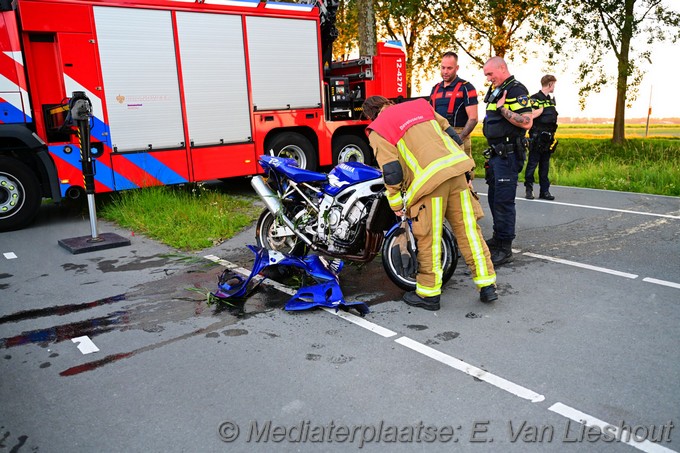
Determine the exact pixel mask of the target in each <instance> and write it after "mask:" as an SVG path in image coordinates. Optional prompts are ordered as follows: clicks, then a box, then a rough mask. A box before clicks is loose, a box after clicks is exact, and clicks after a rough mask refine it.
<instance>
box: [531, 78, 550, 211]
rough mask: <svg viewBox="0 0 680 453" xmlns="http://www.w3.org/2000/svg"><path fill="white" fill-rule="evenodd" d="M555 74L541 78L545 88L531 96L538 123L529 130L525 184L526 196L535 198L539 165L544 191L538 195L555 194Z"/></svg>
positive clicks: (539, 178)
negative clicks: (552, 179)
mask: <svg viewBox="0 0 680 453" xmlns="http://www.w3.org/2000/svg"><path fill="white" fill-rule="evenodd" d="M556 81H557V79H556V78H555V76H554V75H551V74H547V75H544V76H543V77H541V90H540V91H539V92H538V93H536V94H534V95H532V96H531V106H532V107H533V109H534V110H533V112H532V116H533V117H534V125H533V126H532V127H531V130H530V131H529V138H530V140H529V158H528V159H527V168H526V170H525V171H524V186H525V187H526V195H525V196H526V198H527V199H528V200H533V199H534V171H535V170H536V166H538V183H539V186H540V192H539V195H538V198H542V199H544V200H554V199H555V197H554V196H553V195H552V194H551V193H550V179H548V171H549V170H550V157H551V156H552V153H554V152H555V148H556V146H557V141H556V140H555V131H556V130H557V109H556V108H555V106H556V105H557V104H556V102H555V98H554V97H551V96H550V94H551V93H553V92H554V91H555V82H556Z"/></svg>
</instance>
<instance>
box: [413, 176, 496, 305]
mask: <svg viewBox="0 0 680 453" xmlns="http://www.w3.org/2000/svg"><path fill="white" fill-rule="evenodd" d="M409 216H410V217H411V219H412V220H413V221H412V228H413V235H414V236H415V238H416V241H417V242H418V275H417V276H416V293H417V294H418V295H419V296H421V297H431V296H437V295H439V294H441V288H442V234H443V228H444V219H446V220H448V221H449V223H450V224H451V227H452V228H453V234H454V235H455V236H456V240H457V242H458V247H459V248H460V252H461V255H463V258H464V259H465V263H466V264H467V266H468V267H469V268H470V272H471V275H472V281H473V282H474V283H475V285H476V286H477V288H478V289H479V288H482V287H484V286H488V285H493V284H494V283H496V272H495V271H494V268H493V264H492V263H491V254H490V253H489V248H488V247H487V245H486V242H485V241H484V238H483V236H482V230H481V228H480V227H479V225H478V224H477V214H476V213H475V208H474V204H473V196H472V193H471V192H470V190H469V188H468V185H467V180H466V179H465V175H460V176H456V177H455V178H451V179H448V180H446V181H444V182H443V183H442V184H441V185H440V186H439V187H437V188H436V189H435V190H434V191H432V192H431V193H430V194H428V195H426V196H424V197H423V198H421V199H420V200H418V201H416V202H415V203H413V204H412V205H411V207H410V208H409Z"/></svg>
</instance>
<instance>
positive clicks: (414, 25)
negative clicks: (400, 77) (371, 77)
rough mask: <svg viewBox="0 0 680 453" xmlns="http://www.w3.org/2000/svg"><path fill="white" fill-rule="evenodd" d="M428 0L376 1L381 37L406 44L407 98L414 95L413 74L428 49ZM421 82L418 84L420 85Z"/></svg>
mask: <svg viewBox="0 0 680 453" xmlns="http://www.w3.org/2000/svg"><path fill="white" fill-rule="evenodd" d="M430 3H431V2H430V1H427V0H401V1H392V0H383V1H380V0H379V1H377V2H376V8H375V10H376V16H377V21H376V22H377V25H378V28H379V34H380V35H381V36H386V37H388V38H390V39H393V40H398V41H401V42H402V43H403V44H404V52H405V53H406V81H407V83H406V95H407V96H411V92H412V88H413V87H412V82H413V77H412V74H413V71H414V67H417V64H414V63H416V62H417V61H419V59H420V58H421V52H422V49H423V48H426V47H427V42H428V40H429V36H428V35H429V33H427V28H428V24H429V22H430V19H429V16H430V15H429V11H428V6H429V5H430ZM418 82H419V80H418V81H416V84H417V85H418Z"/></svg>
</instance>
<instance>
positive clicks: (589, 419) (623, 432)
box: [548, 403, 675, 453]
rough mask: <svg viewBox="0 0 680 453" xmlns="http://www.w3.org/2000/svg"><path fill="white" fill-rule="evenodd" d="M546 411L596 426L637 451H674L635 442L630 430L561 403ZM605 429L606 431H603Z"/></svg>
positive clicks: (649, 443)
mask: <svg viewBox="0 0 680 453" xmlns="http://www.w3.org/2000/svg"><path fill="white" fill-rule="evenodd" d="M548 410H550V411H553V412H555V413H556V414H560V415H562V416H564V417H567V418H568V419H570V420H573V421H575V422H578V423H582V424H584V425H586V426H597V427H598V428H600V430H603V431H602V432H603V433H606V434H611V435H613V436H614V438H615V439H617V440H619V441H620V442H622V443H624V444H628V445H630V446H631V447H635V448H637V449H638V450H642V451H645V452H648V453H657V452H658V453H666V452H674V451H675V450H671V449H669V448H666V447H663V446H661V445H659V444H656V443H653V442H650V441H648V440H636V439H635V437H634V436H635V433H634V432H631V429H630V428H629V429H626V428H624V429H620V428H619V427H618V426H614V425H612V424H611V423H606V422H604V421H602V420H600V419H599V418H595V417H593V416H592V415H588V414H586V413H585V412H581V411H579V410H576V409H574V408H572V407H569V406H567V405H566V404H562V403H555V404H553V405H552V406H550V407H549V408H548ZM605 428H607V430H606V431H605ZM656 428H657V429H661V428H662V427H660V426H657V427H656Z"/></svg>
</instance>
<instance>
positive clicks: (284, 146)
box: [269, 132, 319, 171]
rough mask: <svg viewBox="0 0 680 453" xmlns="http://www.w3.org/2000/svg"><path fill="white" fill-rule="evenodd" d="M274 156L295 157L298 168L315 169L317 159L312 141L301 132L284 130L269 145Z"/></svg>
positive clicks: (317, 162)
mask: <svg viewBox="0 0 680 453" xmlns="http://www.w3.org/2000/svg"><path fill="white" fill-rule="evenodd" d="M269 149H271V150H272V151H273V152H274V156H281V157H290V158H292V159H295V161H296V162H297V163H298V166H299V167H300V168H304V169H305V170H312V171H316V169H317V167H318V165H319V160H318V159H317V156H316V152H315V151H314V146H313V145H312V143H311V142H310V141H309V140H308V139H307V137H305V136H304V135H302V134H298V133H297V132H284V133H282V134H279V135H277V136H276V137H274V139H273V140H272V141H271V144H270V146H269Z"/></svg>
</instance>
